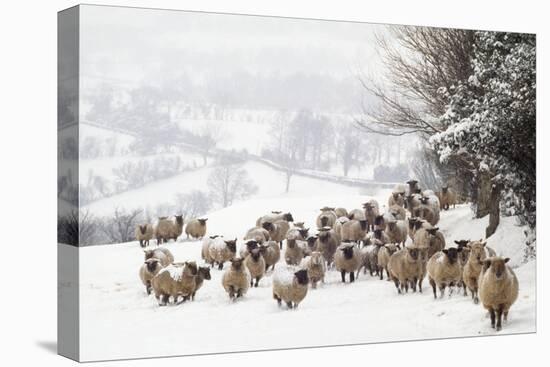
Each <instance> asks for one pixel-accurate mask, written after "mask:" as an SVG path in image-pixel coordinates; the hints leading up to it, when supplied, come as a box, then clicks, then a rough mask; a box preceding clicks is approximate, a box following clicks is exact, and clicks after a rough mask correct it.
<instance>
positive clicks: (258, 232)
mask: <svg viewBox="0 0 550 367" xmlns="http://www.w3.org/2000/svg"><path fill="white" fill-rule="evenodd" d="M243 239H244V240H245V241H246V240H255V241H257V242H258V243H264V242H265V241H269V232H268V231H267V230H266V229H264V228H261V227H254V228H250V229H249V230H248V231H247V232H246V235H245V236H244V238H243Z"/></svg>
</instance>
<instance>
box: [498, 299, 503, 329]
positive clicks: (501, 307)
mask: <svg viewBox="0 0 550 367" xmlns="http://www.w3.org/2000/svg"><path fill="white" fill-rule="evenodd" d="M502 311H503V305H499V306H498V310H497V331H500V330H501V329H502Z"/></svg>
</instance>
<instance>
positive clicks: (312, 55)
mask: <svg viewBox="0 0 550 367" xmlns="http://www.w3.org/2000/svg"><path fill="white" fill-rule="evenodd" d="M80 24H81V43H80V45H81V46H80V47H81V48H80V51H81V73H82V74H81V75H83V76H84V77H85V78H86V79H91V80H93V81H96V82H100V81H101V80H109V81H117V82H119V83H123V84H126V83H128V84H130V85H132V84H136V83H137V84H139V83H142V82H145V83H152V84H154V83H156V82H166V81H167V80H170V78H176V77H177V76H178V75H180V74H182V73H184V72H185V73H187V74H191V75H192V77H193V78H195V81H200V80H201V78H203V77H204V76H212V75H222V76H223V75H228V74H231V73H234V72H238V71H247V72H251V73H263V74H281V75H285V74H293V73H297V72H303V73H319V74H327V75H330V76H333V77H337V78H346V77H353V76H355V75H356V74H357V72H358V71H359V69H362V70H365V69H368V70H369V72H372V71H373V70H376V69H377V64H378V62H377V58H376V53H375V51H374V47H373V39H374V34H375V32H383V31H384V26H380V25H371V24H365V23H348V22H334V21H318V20H302V19H286V18H274V17H256V16H237V15H223V14H208V13H196V12H182V11H168V10H150V9H134V8H118V7H102V6H86V5H85V6H81V23H80ZM92 84H95V83H92Z"/></svg>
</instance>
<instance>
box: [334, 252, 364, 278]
mask: <svg viewBox="0 0 550 367" xmlns="http://www.w3.org/2000/svg"><path fill="white" fill-rule="evenodd" d="M334 265H335V267H336V270H338V271H339V272H340V275H341V276H342V283H345V282H346V273H349V282H350V283H353V282H354V281H355V272H356V271H357V269H359V267H360V266H361V253H360V251H359V249H358V248H357V244H356V243H354V242H343V243H342V244H341V245H340V246H338V248H337V249H336V253H335V254H334Z"/></svg>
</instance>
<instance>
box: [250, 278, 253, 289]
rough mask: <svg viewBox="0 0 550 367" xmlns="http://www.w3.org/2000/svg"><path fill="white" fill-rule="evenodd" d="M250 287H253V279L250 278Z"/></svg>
mask: <svg viewBox="0 0 550 367" xmlns="http://www.w3.org/2000/svg"><path fill="white" fill-rule="evenodd" d="M250 286H251V287H253V286H254V279H253V278H250Z"/></svg>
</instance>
